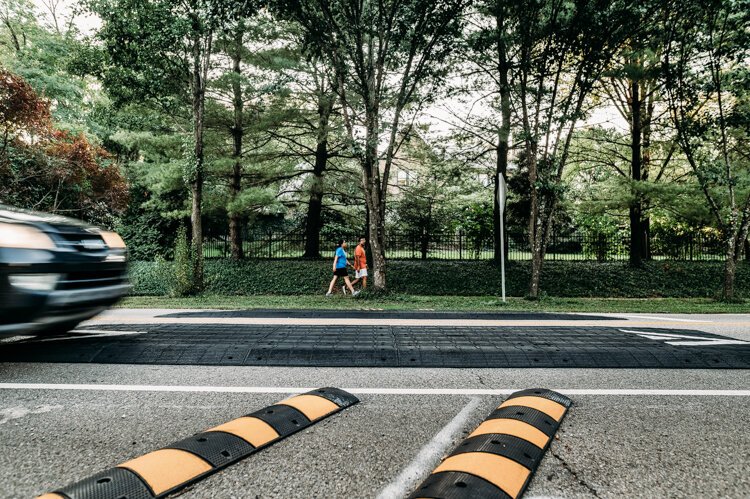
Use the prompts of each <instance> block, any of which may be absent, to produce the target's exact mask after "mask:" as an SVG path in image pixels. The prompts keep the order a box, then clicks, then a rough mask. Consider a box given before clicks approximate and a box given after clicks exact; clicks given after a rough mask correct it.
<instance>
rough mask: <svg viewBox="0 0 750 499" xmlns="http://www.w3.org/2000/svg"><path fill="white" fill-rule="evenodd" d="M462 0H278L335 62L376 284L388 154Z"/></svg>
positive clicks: (436, 65)
mask: <svg viewBox="0 0 750 499" xmlns="http://www.w3.org/2000/svg"><path fill="white" fill-rule="evenodd" d="M467 4H468V1H462V0H437V1H428V0H407V1H395V0H389V1H379V2H374V1H370V0H359V1H356V2H351V1H349V0H332V1H328V0H282V1H280V2H279V8H280V10H281V12H283V13H284V14H285V15H287V16H289V17H291V18H292V19H294V20H296V21H297V22H298V23H299V24H300V25H301V26H302V28H303V29H304V32H305V35H306V41H307V43H308V46H309V47H310V48H311V49H312V50H313V51H315V52H316V53H318V54H320V55H321V56H323V57H325V58H326V60H327V61H329V63H330V64H331V65H332V66H333V67H334V68H335V71H336V73H335V74H336V78H337V85H336V88H337V91H338V93H339V100H340V102H341V105H342V107H343V109H342V114H343V117H344V123H345V126H346V130H347V133H348V136H349V141H350V143H351V149H352V153H353V155H354V156H355V157H356V158H357V160H358V162H359V164H360V167H361V169H362V173H363V189H364V192H365V200H366V204H367V212H368V216H369V227H370V229H369V231H370V233H369V236H370V237H369V242H370V247H371V249H372V255H373V262H372V263H373V265H372V271H373V272H372V275H373V281H374V282H373V287H374V288H375V289H380V290H382V289H385V287H386V269H385V213H386V194H387V187H388V179H389V176H390V171H391V167H392V165H393V159H394V156H395V154H396V152H397V151H398V148H399V146H400V144H401V143H402V142H403V140H404V139H405V137H407V136H408V134H409V130H410V128H411V126H412V125H411V124H410V123H409V122H408V121H407V122H406V124H405V122H404V120H405V119H407V117H406V116H405V114H406V112H407V111H409V110H411V111H412V112H413V111H414V109H413V108H414V107H419V103H420V102H423V101H424V99H425V98H427V97H428V96H429V89H432V88H434V87H435V86H437V85H438V84H439V83H441V80H442V77H443V76H444V71H445V68H446V63H447V62H449V61H448V58H449V56H450V54H451V53H452V52H453V50H454V49H455V43H456V40H457V39H458V37H459V35H460V33H461V26H462V20H463V17H462V14H463V11H464V8H465V7H466V5H467ZM420 92H423V94H422V95H420ZM410 108H411V109H410ZM412 116H413V114H412ZM360 130H362V133H360ZM383 132H385V135H386V137H385V138H384V140H382V143H383V144H384V146H383V147H382V149H381V147H380V145H381V133H383Z"/></svg>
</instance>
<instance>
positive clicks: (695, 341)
mask: <svg viewBox="0 0 750 499" xmlns="http://www.w3.org/2000/svg"><path fill="white" fill-rule="evenodd" d="M620 331H622V332H623V333H633V334H637V335H638V336H641V337H643V338H647V339H649V340H657V341H663V342H664V343H666V344H667V345H675V346H716V345H747V344H748V342H747V341H742V340H733V339H729V338H707V337H705V336H688V335H685V334H673V333H655V332H653V331H632V330H630V329H620ZM684 338H686V339H688V340H690V341H685V340H684ZM675 340H677V341H675Z"/></svg>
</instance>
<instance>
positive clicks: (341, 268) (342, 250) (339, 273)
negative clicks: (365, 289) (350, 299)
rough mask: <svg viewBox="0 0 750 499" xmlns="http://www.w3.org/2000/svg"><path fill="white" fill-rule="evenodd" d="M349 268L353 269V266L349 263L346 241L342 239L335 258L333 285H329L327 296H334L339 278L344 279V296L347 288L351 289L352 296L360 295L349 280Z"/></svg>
mask: <svg viewBox="0 0 750 499" xmlns="http://www.w3.org/2000/svg"><path fill="white" fill-rule="evenodd" d="M347 266H349V267H353V265H352V264H351V263H349V262H348V261H347V258H346V241H344V240H343V239H342V240H340V241H339V243H338V246H337V247H336V254H335V256H334V257H333V279H331V284H329V285H328V292H327V293H326V296H331V295H332V294H333V288H334V286H336V281H338V279H339V277H343V278H344V286H343V287H342V291H343V292H344V294H346V288H349V291H350V292H351V293H352V296H357V295H358V294H359V292H355V291H354V288H353V287H352V283H351V281H350V280H349V272H348V270H347Z"/></svg>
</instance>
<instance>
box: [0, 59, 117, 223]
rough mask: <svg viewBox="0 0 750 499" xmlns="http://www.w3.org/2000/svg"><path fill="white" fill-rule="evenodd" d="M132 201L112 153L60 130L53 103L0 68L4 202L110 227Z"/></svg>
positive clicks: (0, 157)
mask: <svg viewBox="0 0 750 499" xmlns="http://www.w3.org/2000/svg"><path fill="white" fill-rule="evenodd" d="M127 199H128V187H127V183H126V181H125V178H124V177H123V175H122V173H121V171H120V168H119V166H118V165H117V164H116V163H115V162H114V161H113V160H112V157H111V156H110V155H109V153H107V151H105V150H104V149H103V148H102V147H100V146H98V145H96V144H93V143H91V141H89V140H88V139H87V138H86V136H85V135H83V134H78V135H75V134H71V133H69V132H67V131H63V130H58V129H56V128H55V126H54V124H53V122H52V118H51V116H50V104H49V101H48V100H46V99H44V98H43V97H41V96H40V95H39V94H37V92H36V91H34V89H33V88H32V87H31V86H30V85H29V84H28V83H27V82H26V81H25V80H24V79H23V78H21V77H20V76H18V75H15V74H13V73H11V72H9V71H7V70H4V69H2V68H0V203H7V204H13V205H16V206H20V207H23V208H32V209H37V210H43V211H49V212H54V213H61V214H66V215H71V216H76V217H80V218H84V219H87V220H90V221H93V222H97V223H105V224H106V223H107V222H108V221H109V218H110V216H111V215H112V214H113V213H116V212H119V211H121V210H124V209H125V206H126V204H127Z"/></svg>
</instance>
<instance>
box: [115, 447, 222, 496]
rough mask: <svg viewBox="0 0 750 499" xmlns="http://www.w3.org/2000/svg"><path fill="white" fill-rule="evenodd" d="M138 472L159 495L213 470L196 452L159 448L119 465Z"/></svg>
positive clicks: (155, 493)
mask: <svg viewBox="0 0 750 499" xmlns="http://www.w3.org/2000/svg"><path fill="white" fill-rule="evenodd" d="M118 467H119V468H125V469H128V470H130V471H132V472H134V473H135V474H137V475H138V476H139V477H141V479H142V480H143V481H144V482H146V483H147V484H148V486H149V487H150V488H151V490H152V491H153V493H154V495H156V496H158V495H161V494H163V493H164V492H166V491H168V490H171V489H173V488H175V487H177V486H178V485H180V484H181V483H185V482H187V481H190V480H192V479H193V478H195V477H197V476H200V475H203V474H204V473H208V472H209V471H211V468H212V466H211V465H210V464H209V463H207V462H206V461H204V460H203V459H201V458H199V457H198V456H196V455H195V454H191V453H190V452H186V451H184V450H178V449H159V450H157V451H154V452H149V453H148V454H146V455H143V456H141V457H137V458H135V459H131V460H130V461H127V462H124V463H122V464H120V465H118Z"/></svg>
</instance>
